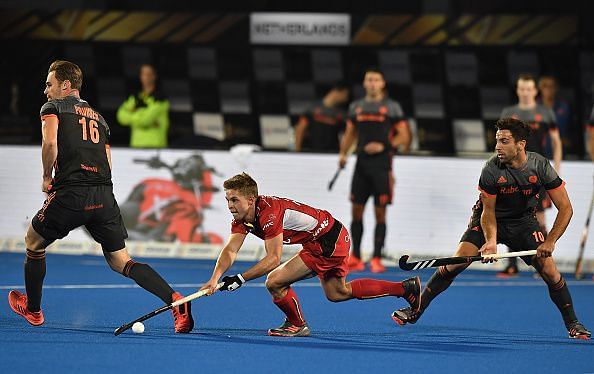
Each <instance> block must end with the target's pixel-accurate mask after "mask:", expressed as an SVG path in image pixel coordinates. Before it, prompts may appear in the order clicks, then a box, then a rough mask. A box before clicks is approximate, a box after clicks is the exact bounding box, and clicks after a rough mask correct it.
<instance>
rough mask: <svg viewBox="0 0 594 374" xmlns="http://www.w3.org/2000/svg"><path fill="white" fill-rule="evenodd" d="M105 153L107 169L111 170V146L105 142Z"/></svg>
mask: <svg viewBox="0 0 594 374" xmlns="http://www.w3.org/2000/svg"><path fill="white" fill-rule="evenodd" d="M105 154H106V155H107V162H108V163H109V170H113V166H112V164H111V147H110V146H109V144H105Z"/></svg>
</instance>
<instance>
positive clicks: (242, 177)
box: [223, 173, 258, 197]
mask: <svg viewBox="0 0 594 374" xmlns="http://www.w3.org/2000/svg"><path fill="white" fill-rule="evenodd" d="M223 187H224V188H225V189H226V190H236V191H239V193H240V194H242V195H243V196H245V197H257V196H258V184H257V183H256V181H255V180H254V178H252V177H250V175H249V174H248V173H241V174H237V175H235V176H233V177H231V178H229V179H227V180H226V181H225V182H223Z"/></svg>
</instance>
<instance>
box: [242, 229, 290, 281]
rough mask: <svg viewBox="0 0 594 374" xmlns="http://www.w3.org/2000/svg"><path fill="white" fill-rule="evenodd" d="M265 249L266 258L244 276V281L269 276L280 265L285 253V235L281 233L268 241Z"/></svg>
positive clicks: (265, 243)
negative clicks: (283, 252) (282, 255)
mask: <svg viewBox="0 0 594 374" xmlns="http://www.w3.org/2000/svg"><path fill="white" fill-rule="evenodd" d="M264 248H265V249H266V256H264V258H263V259H261V260H260V261H259V262H258V263H257V264H256V265H254V266H252V267H251V268H249V269H248V270H247V271H245V272H244V273H243V274H242V276H243V279H245V280H246V281H248V280H251V279H256V278H259V277H261V276H263V275H265V274H268V273H269V272H271V271H272V270H274V269H276V268H277V267H278V265H280V262H281V254H282V251H283V234H282V233H280V234H278V235H277V236H275V237H274V238H270V239H266V240H265V241H264Z"/></svg>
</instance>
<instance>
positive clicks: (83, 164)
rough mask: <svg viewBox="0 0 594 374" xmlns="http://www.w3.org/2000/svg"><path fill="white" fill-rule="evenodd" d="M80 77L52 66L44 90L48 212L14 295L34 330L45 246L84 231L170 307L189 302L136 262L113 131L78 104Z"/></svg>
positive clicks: (183, 321)
mask: <svg viewBox="0 0 594 374" xmlns="http://www.w3.org/2000/svg"><path fill="white" fill-rule="evenodd" d="M82 78H83V75H82V71H81V70H80V68H79V67H78V66H77V65H75V64H73V63H71V62H68V61H60V60H58V61H55V62H53V63H52V64H51V65H50V68H49V71H48V75H47V81H46V89H45V91H44V93H45V95H46V96H47V99H48V102H47V103H45V104H44V105H43V106H42V108H41V126H42V135H43V136H42V146H41V149H42V151H41V159H42V164H43V182H42V187H41V189H42V191H43V192H45V193H47V199H46V200H45V203H44V204H43V207H42V208H41V209H40V210H39V212H37V214H36V215H35V216H34V217H33V219H32V221H31V224H30V225H29V229H28V230H27V234H26V236H25V244H26V245H27V250H26V258H25V288H26V291H27V292H26V294H22V293H21V292H19V291H15V290H12V291H10V293H9V294H8V301H9V304H10V307H11V308H12V310H13V311H14V312H15V313H17V314H19V315H20V316H22V317H23V318H25V319H26V320H27V321H28V322H29V323H30V324H31V325H34V326H39V325H41V324H43V322H44V320H45V319H44V316H43V313H42V311H41V292H42V288H43V279H44V277H45V268H46V266H45V248H46V247H47V246H48V245H50V244H51V243H52V242H54V241H55V240H56V239H61V238H63V237H65V236H66V235H68V233H69V232H70V231H72V230H74V229H75V228H77V227H79V226H83V225H84V226H85V227H86V229H87V230H88V232H89V233H90V234H91V236H92V237H93V239H95V240H96V241H97V242H98V243H100V244H101V247H102V249H103V255H104V256H105V259H106V261H107V263H108V264H109V266H110V267H111V269H113V270H114V271H116V272H118V273H121V274H122V275H124V276H126V277H129V278H131V279H133V280H134V281H135V282H136V283H137V284H138V285H139V286H140V287H142V288H144V289H145V290H147V291H149V292H151V293H153V294H154V295H156V296H158V297H159V298H160V299H161V300H163V302H165V303H166V304H170V303H172V302H173V301H174V300H178V299H181V298H183V296H182V295H181V294H180V293H179V292H175V291H174V290H173V289H172V288H171V287H170V286H169V284H167V282H165V280H163V278H161V276H160V275H159V274H157V273H156V272H155V271H154V270H153V269H152V268H151V267H150V266H149V265H147V264H142V263H139V262H135V261H134V260H132V259H131V258H130V255H129V254H128V251H127V250H126V245H125V242H124V239H126V238H127V236H128V234H127V232H126V228H125V227H124V224H123V223H122V217H121V215H120V209H119V207H118V204H117V202H116V200H115V197H114V195H113V190H112V182H111V152H110V149H109V127H108V126H107V123H106V122H105V120H104V119H103V117H102V116H101V115H100V114H99V113H98V112H97V111H95V110H94V109H93V108H92V107H91V106H90V105H89V103H87V102H86V101H84V100H82V99H81V98H80V93H79V91H80V88H81V86H82ZM173 316H174V320H175V331H176V332H182V333H187V332H190V331H191V330H192V328H193V326H194V321H193V320H192V314H191V310H190V303H187V304H183V305H181V306H180V307H178V308H175V309H174V310H173Z"/></svg>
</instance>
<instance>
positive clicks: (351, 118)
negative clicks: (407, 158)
mask: <svg viewBox="0 0 594 374" xmlns="http://www.w3.org/2000/svg"><path fill="white" fill-rule="evenodd" d="M363 87H364V88H365V92H366V95H365V97H364V98H363V99H360V100H357V101H354V102H352V103H351V105H350V107H349V112H348V119H347V127H346V131H345V134H344V136H343V138H342V143H341V145H340V159H339V166H340V167H341V168H342V167H344V166H345V165H346V162H347V154H348V150H349V149H350V148H351V146H352V145H353V143H354V142H355V141H358V144H357V164H356V165H355V172H354V174H353V180H352V184H351V196H350V199H351V202H352V221H351V235H352V237H353V252H352V254H351V256H350V259H349V267H350V269H351V271H361V270H363V269H365V264H364V263H363V261H361V238H362V236H363V213H364V211H365V204H366V203H367V200H368V199H369V197H370V196H371V195H373V198H374V206H375V233H374V241H373V243H374V244H373V258H372V259H371V262H370V268H371V271H372V272H374V273H380V272H384V271H385V270H386V269H385V267H384V265H383V264H382V262H381V257H382V249H383V247H384V241H385V237H386V205H388V204H391V203H392V192H393V189H394V176H393V174H392V156H393V154H394V151H395V150H398V148H399V147H401V146H402V147H403V148H405V147H407V146H408V144H409V140H410V130H409V128H408V124H407V122H406V121H405V120H404V113H403V112H402V108H401V107H400V104H398V103H397V102H396V101H394V100H391V99H390V98H388V97H386V95H385V87H386V81H385V80H384V75H383V73H382V72H381V71H380V70H378V69H375V68H369V69H367V70H366V71H365V76H364V79H363Z"/></svg>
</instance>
